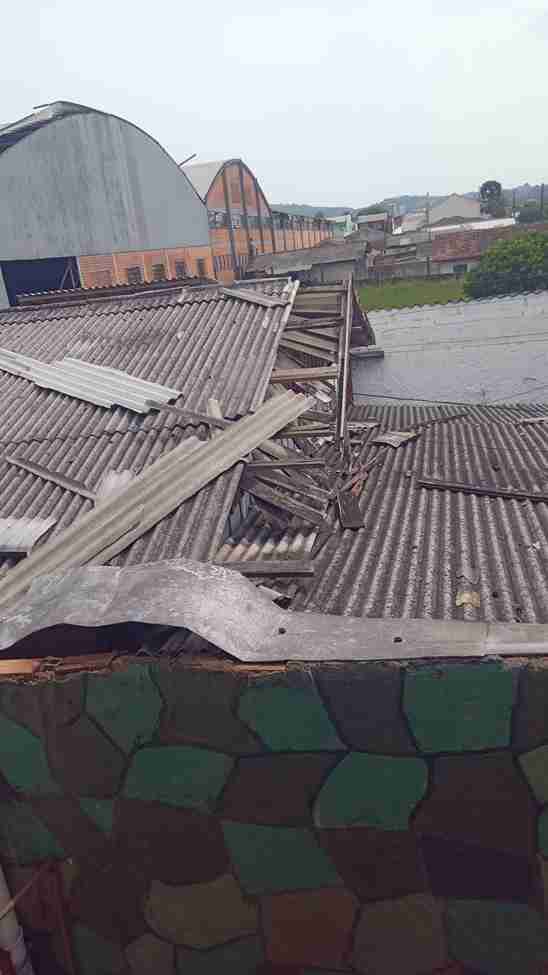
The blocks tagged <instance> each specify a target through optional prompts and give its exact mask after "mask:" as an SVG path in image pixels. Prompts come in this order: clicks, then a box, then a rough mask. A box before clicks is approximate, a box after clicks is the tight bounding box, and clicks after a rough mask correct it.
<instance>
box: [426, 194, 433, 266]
mask: <svg viewBox="0 0 548 975" xmlns="http://www.w3.org/2000/svg"><path fill="white" fill-rule="evenodd" d="M426 229H427V231H428V241H427V245H426V254H427V257H426V277H427V278H429V277H430V254H431V249H430V248H431V242H432V233H431V231H430V192H428V193H427V194H426Z"/></svg>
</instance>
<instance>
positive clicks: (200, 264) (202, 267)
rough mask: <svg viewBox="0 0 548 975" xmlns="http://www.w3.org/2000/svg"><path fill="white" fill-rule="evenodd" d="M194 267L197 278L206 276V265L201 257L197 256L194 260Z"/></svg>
mask: <svg viewBox="0 0 548 975" xmlns="http://www.w3.org/2000/svg"><path fill="white" fill-rule="evenodd" d="M196 269H197V272H198V277H199V278H205V277H207V266H206V262H205V260H204V259H203V257H199V258H198V260H197V261H196Z"/></svg>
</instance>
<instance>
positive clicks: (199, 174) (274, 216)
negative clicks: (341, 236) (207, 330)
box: [183, 159, 331, 283]
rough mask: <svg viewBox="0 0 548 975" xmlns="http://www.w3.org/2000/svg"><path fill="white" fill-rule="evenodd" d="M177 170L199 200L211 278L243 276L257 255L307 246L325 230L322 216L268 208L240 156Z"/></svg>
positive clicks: (328, 231) (325, 233) (226, 279)
mask: <svg viewBox="0 0 548 975" xmlns="http://www.w3.org/2000/svg"><path fill="white" fill-rule="evenodd" d="M183 171H184V172H185V173H186V175H187V176H188V178H189V179H190V180H191V182H192V183H193V185H194V188H195V189H196V192H197V193H198V194H199V195H200V197H201V198H202V200H203V201H204V203H205V205H206V207H207V212H208V219H209V230H210V241H211V249H212V252H213V264H214V271H215V277H217V278H218V279H219V280H220V281H223V282H225V283H230V282H231V281H233V280H234V278H239V277H243V276H244V274H245V271H246V268H247V265H248V263H249V262H250V261H251V260H252V259H253V258H254V257H255V256H256V255H257V254H272V253H278V252H280V251H292V250H300V249H301V248H304V247H313V246H314V245H315V244H319V243H320V242H321V241H322V240H324V239H325V238H326V237H330V236H331V229H330V226H329V224H328V223H327V222H326V221H325V220H316V219H313V218H311V217H302V216H294V215H290V214H287V213H282V212H280V211H276V210H272V209H271V207H270V205H269V203H268V201H267V199H266V196H265V195H264V193H263V191H262V189H261V187H260V185H259V181H258V179H257V177H256V176H255V175H254V173H253V172H252V171H251V169H250V168H249V166H248V165H247V164H246V163H245V162H244V161H243V160H242V159H224V160H220V161H218V162H204V163H193V164H191V165H188V166H184V167H183Z"/></svg>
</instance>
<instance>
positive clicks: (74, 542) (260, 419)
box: [0, 391, 310, 606]
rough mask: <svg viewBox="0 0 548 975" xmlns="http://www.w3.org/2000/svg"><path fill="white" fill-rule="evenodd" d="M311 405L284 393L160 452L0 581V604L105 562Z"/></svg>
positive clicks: (299, 397)
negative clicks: (215, 430) (197, 441)
mask: <svg viewBox="0 0 548 975" xmlns="http://www.w3.org/2000/svg"><path fill="white" fill-rule="evenodd" d="M309 405H310V401H309V400H308V399H307V397H305V396H302V395H301V394H295V393H292V392H290V391H289V392H287V393H285V394H284V395H283V396H277V397H274V398H273V399H271V400H269V401H268V402H267V403H265V404H263V406H261V407H260V409H258V410H257V412H256V413H255V414H254V415H252V416H248V417H246V418H245V419H243V420H240V421H238V422H237V423H235V424H233V425H232V426H231V427H230V428H229V429H228V430H224V431H222V432H220V433H219V434H218V435H217V436H216V437H215V438H214V439H213V440H211V441H209V442H208V443H207V444H203V445H200V447H195V448H194V449H191V450H190V451H189V450H188V444H187V442H185V441H183V443H182V444H180V445H179V447H175V448H174V449H173V450H170V451H168V452H167V453H164V454H163V455H162V456H161V457H160V458H159V459H158V460H157V461H155V463H154V464H152V465H151V466H150V467H149V468H148V469H147V470H146V471H145V472H143V473H142V474H141V475H140V476H139V477H137V478H135V480H134V481H132V482H130V483H129V485H128V486H127V487H126V488H125V489H124V490H121V491H119V492H115V493H114V494H112V495H110V496H109V497H107V498H106V499H105V500H104V501H103V503H102V504H101V505H99V506H97V507H96V508H94V510H92V511H88V512H87V514H83V515H82V516H81V517H80V518H78V519H77V520H76V521H75V522H73V523H72V524H71V525H69V526H68V527H67V528H66V529H65V530H64V531H61V532H57V533H55V534H54V535H53V536H52V538H51V539H50V540H49V542H48V543H47V544H45V545H43V546H42V547H41V548H40V549H38V550H37V551H36V552H35V553H34V554H33V555H32V556H30V557H29V558H28V559H27V560H26V561H25V562H24V563H21V564H20V565H18V566H16V567H15V568H14V569H13V570H12V571H11V572H9V573H8V575H7V576H4V578H3V579H2V580H1V581H0V606H5V605H9V604H12V603H13V602H14V601H16V600H17V599H18V598H20V597H21V595H22V594H23V593H24V592H25V591H26V589H27V588H28V587H29V586H30V585H31V584H32V582H33V580H34V579H35V578H37V577H38V576H39V575H42V574H44V573H47V572H55V571H65V570H66V569H69V568H70V567H72V566H77V565H84V564H85V563H87V562H92V561H93V562H95V563H104V562H108V561H109V560H110V559H112V558H114V557H115V556H116V555H118V554H119V553H120V552H123V551H124V550H125V549H126V548H127V547H128V545H129V544H131V543H132V542H134V541H135V540H137V539H139V538H141V537H142V535H143V534H144V533H145V532H146V531H148V530H150V529H152V528H154V526H155V525H157V524H158V523H159V522H160V521H161V520H162V519H163V518H165V517H166V516H167V515H169V514H171V513H172V512H173V511H176V510H177V508H178V507H179V506H180V505H181V504H182V502H183V501H185V500H187V499H188V498H191V497H193V496H194V495H195V494H197V493H198V492H199V491H200V489H201V488H202V487H204V486H205V485H206V484H208V483H209V482H211V481H212V480H214V479H215V478H216V477H218V476H219V475H220V474H222V473H223V472H224V471H226V470H228V469H229V468H231V467H233V466H234V465H235V464H237V463H238V461H239V459H240V458H241V457H243V456H245V455H246V454H248V453H249V452H250V451H251V450H253V449H255V448H256V447H258V446H259V445H260V444H261V443H263V441H265V440H267V439H268V438H269V437H270V436H271V435H272V434H274V433H276V432H277V431H278V430H280V429H282V428H283V427H284V426H286V425H287V424H288V423H290V422H291V421H292V420H294V419H296V418H297V417H298V416H300V414H301V413H303V412H304V411H305V410H306V409H307V408H308V407H309Z"/></svg>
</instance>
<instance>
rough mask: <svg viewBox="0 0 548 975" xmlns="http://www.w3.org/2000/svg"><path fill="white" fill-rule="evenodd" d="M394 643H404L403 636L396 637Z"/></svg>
mask: <svg viewBox="0 0 548 975" xmlns="http://www.w3.org/2000/svg"><path fill="white" fill-rule="evenodd" d="M394 643H403V637H401V636H395V637H394Z"/></svg>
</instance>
